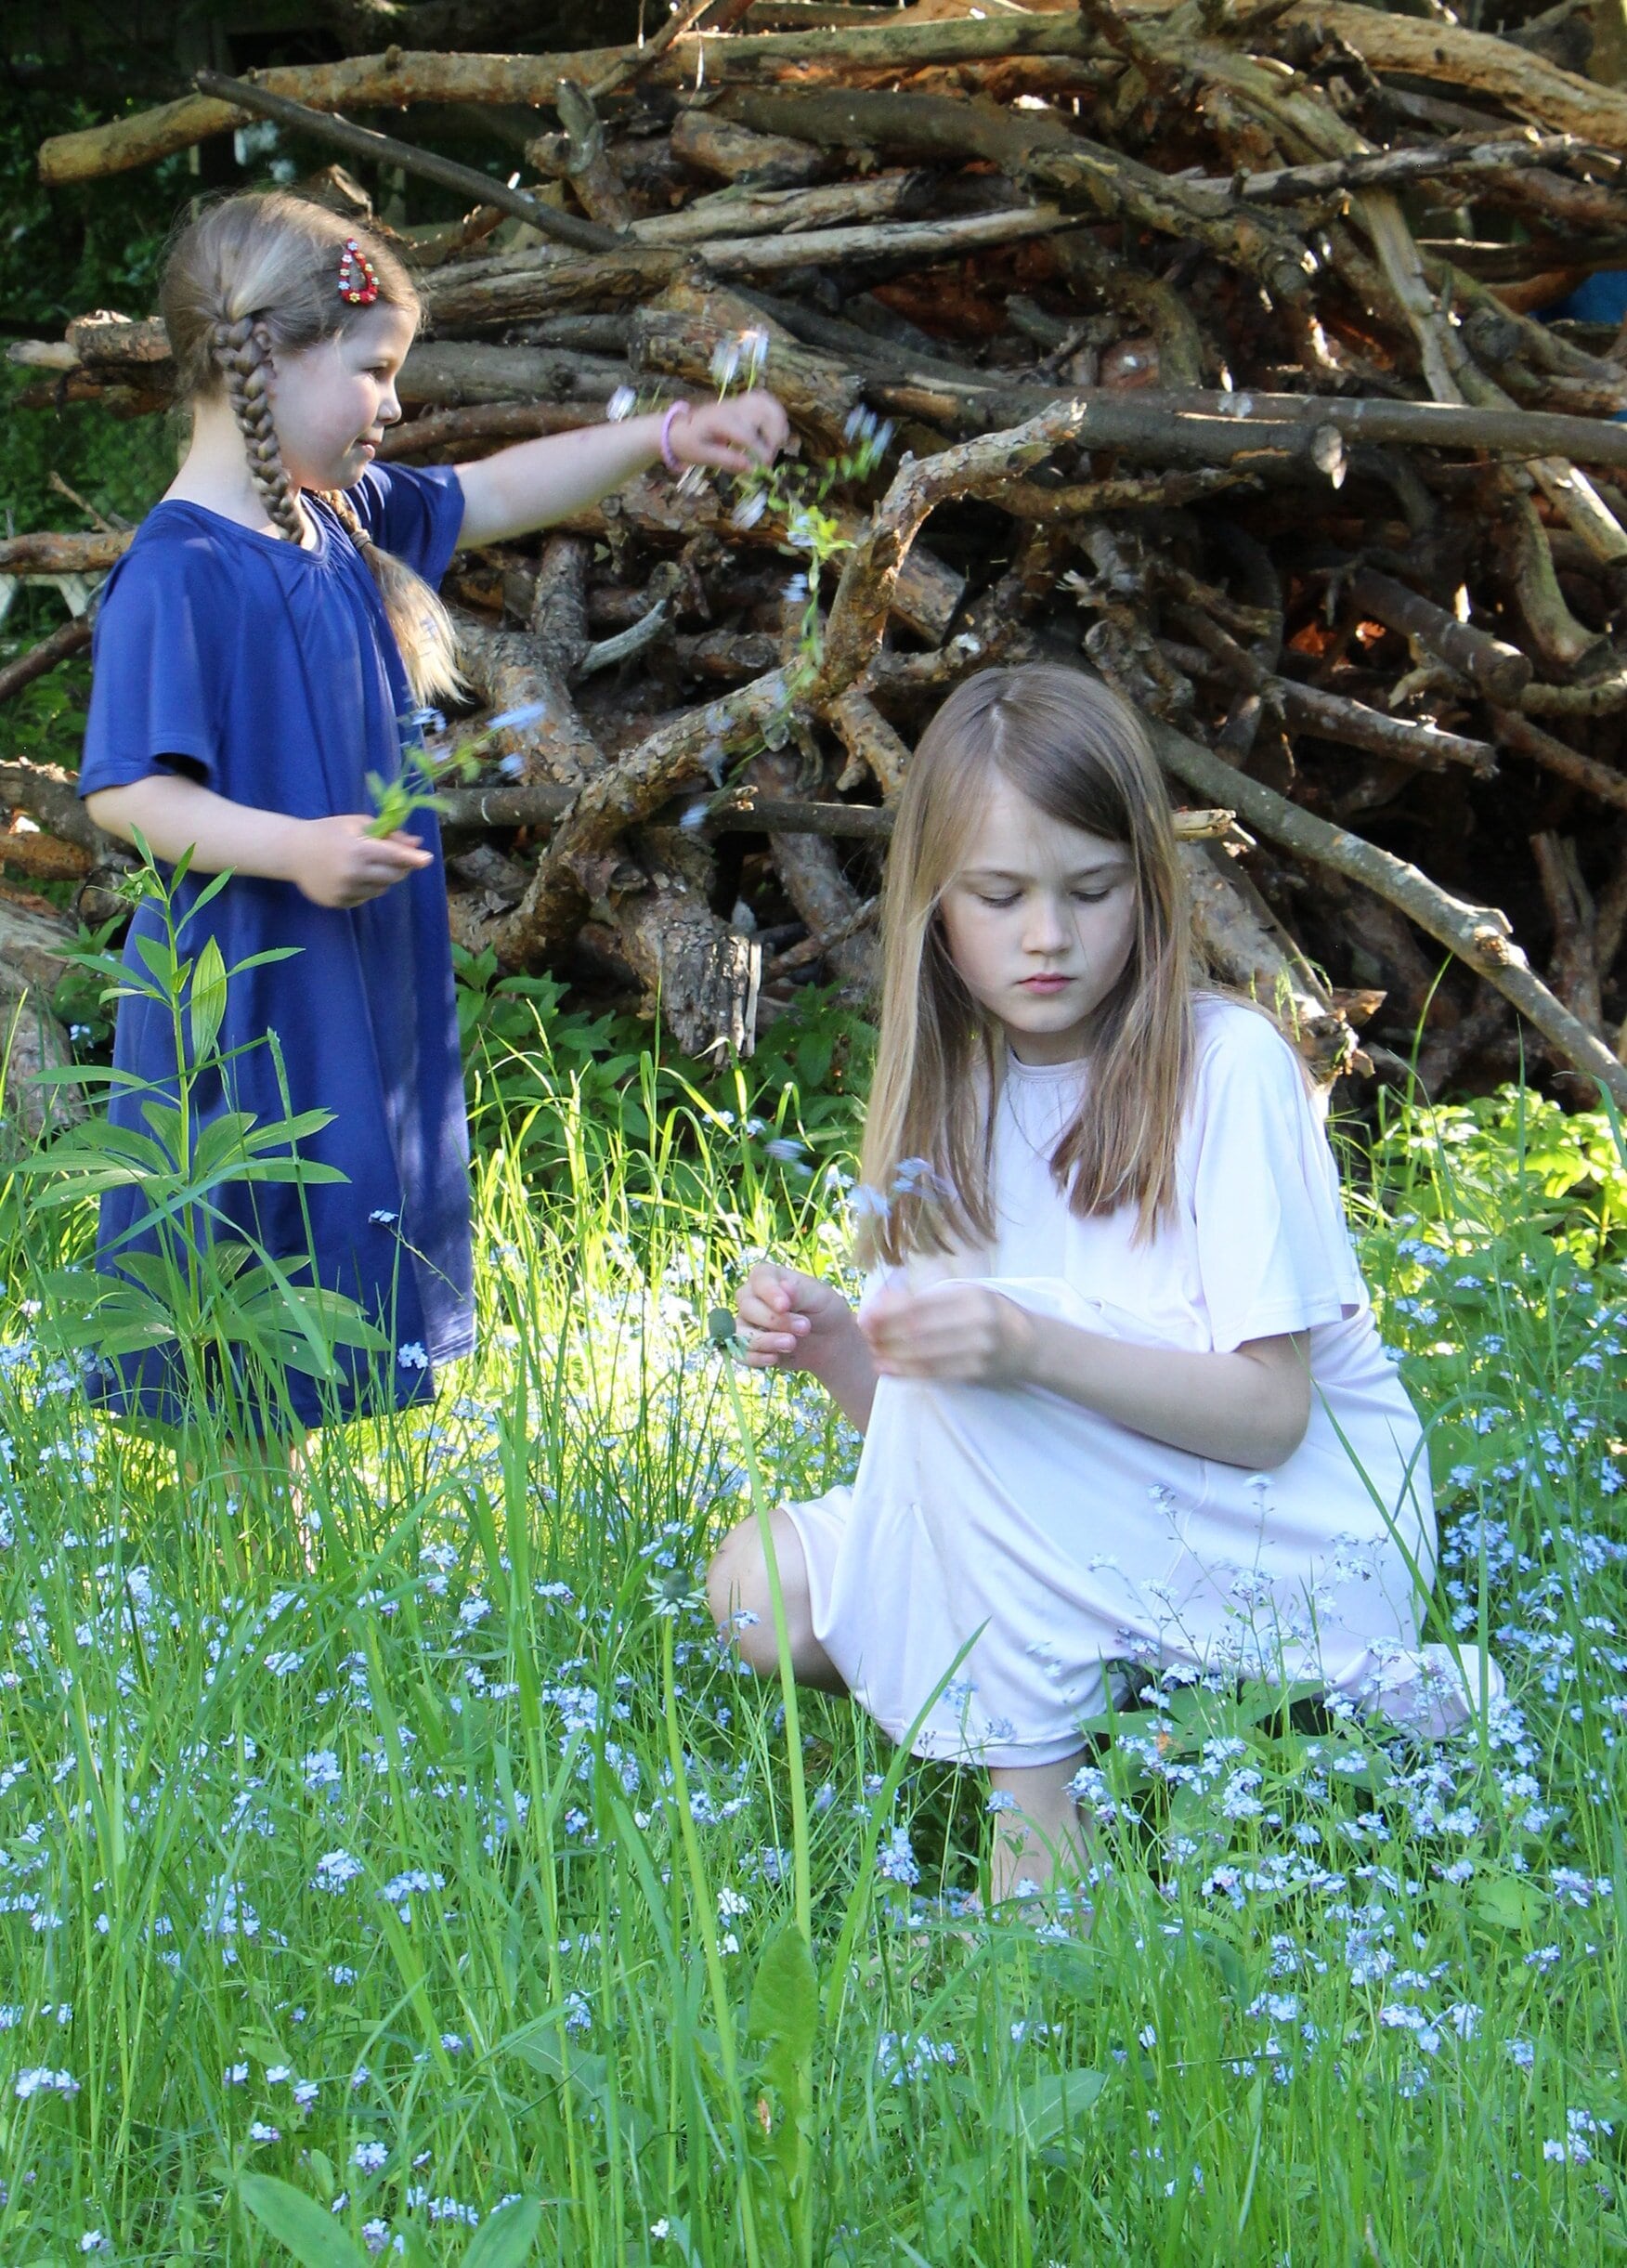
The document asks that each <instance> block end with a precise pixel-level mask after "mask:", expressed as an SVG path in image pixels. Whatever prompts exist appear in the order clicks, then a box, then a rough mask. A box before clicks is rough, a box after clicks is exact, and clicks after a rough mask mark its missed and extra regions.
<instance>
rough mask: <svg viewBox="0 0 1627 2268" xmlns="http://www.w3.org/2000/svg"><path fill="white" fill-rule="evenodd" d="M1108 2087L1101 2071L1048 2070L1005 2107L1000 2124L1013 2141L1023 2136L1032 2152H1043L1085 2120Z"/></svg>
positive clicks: (999, 2118) (999, 2119)
mask: <svg viewBox="0 0 1627 2268" xmlns="http://www.w3.org/2000/svg"><path fill="white" fill-rule="evenodd" d="M1106 2085H1107V2079H1106V2077H1105V2075H1104V2074H1103V2073H1102V2072H1100V2071H1087V2070H1085V2069H1082V2068H1081V2069H1075V2070H1072V2071H1048V2072H1047V2073H1046V2075H1045V2077H1044V2078H1043V2079H1035V2081H1034V2082H1033V2084H1032V2085H1030V2086H1027V2087H1024V2088H1023V2089H1022V2092H1021V2093H1020V2094H1018V2095H1017V2096H1016V2098H1015V2099H1014V2100H1013V2101H1012V2102H1010V2103H1009V2104H1007V2105H1004V2107H1003V2108H1002V2110H1001V2112H1000V2115H999V2117H998V2118H997V2119H996V2126H997V2127H998V2129H999V2131H1001V2132H1002V2133H1006V2134H1009V2135H1011V2136H1012V2138H1013V2139H1015V2138H1016V2137H1017V2136H1018V2135H1021V2136H1022V2140H1023V2141H1024V2142H1025V2143H1026V2144H1028V2147H1029V2148H1030V2149H1031V2150H1043V2149H1044V2148H1046V2146H1047V2145H1048V2144H1050V2143H1053V2142H1057V2141H1059V2140H1060V2139H1061V2136H1062V2135H1063V2134H1065V2133H1066V2131H1067V2130H1068V2129H1069V2127H1070V2126H1072V2125H1073V2124H1074V2121H1075V2119H1079V2118H1084V2116H1085V2114H1086V2112H1087V2110H1089V2108H1090V2106H1091V2105H1092V2104H1093V2103H1094V2102H1095V2101H1096V2098H1097V2096H1098V2095H1099V2094H1100V2092H1101V2091H1102V2089H1103V2088H1104V2087H1105V2086H1106Z"/></svg>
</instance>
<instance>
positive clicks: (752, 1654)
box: [706, 1515, 784, 1677]
mask: <svg viewBox="0 0 1627 2268" xmlns="http://www.w3.org/2000/svg"><path fill="white" fill-rule="evenodd" d="M775 1518H776V1527H777V1525H778V1516H777V1515H776V1516H775ZM774 1543H775V1545H776V1547H777V1548H778V1549H780V1550H781V1551H782V1552H783V1550H784V1545H783V1544H782V1543H781V1541H780V1537H779V1535H778V1534H777V1533H776V1535H775V1537H774ZM781 1573H782V1579H783V1575H784V1569H783V1566H782V1570H781ZM706 1593H707V1603H708V1605H709V1607H710V1609H711V1613H712V1620H713V1622H714V1623H716V1624H717V1626H718V1631H719V1633H720V1635H721V1636H724V1637H727V1638H729V1639H730V1640H732V1641H733V1644H734V1647H735V1651H736V1652H737V1653H738V1655H739V1657H740V1659H741V1661H742V1662H744V1663H745V1664H746V1666H747V1668H748V1670H753V1671H755V1672H756V1674H757V1675H758V1676H760V1677H765V1676H768V1675H770V1674H771V1673H772V1672H773V1671H774V1670H776V1669H777V1668H778V1666H779V1649H778V1648H777V1647H776V1645H775V1643H774V1606H773V1601H772V1599H771V1598H770V1596H769V1587H768V1562H767V1559H766V1558H765V1557H764V1555H763V1549H762V1538H761V1534H760V1533H759V1532H758V1529H757V1526H756V1523H755V1521H753V1520H744V1521H742V1522H741V1524H740V1526H739V1527H738V1528H732V1529H731V1530H730V1531H729V1533H728V1534H727V1535H726V1536H725V1537H724V1538H723V1540H722V1543H721V1544H720V1545H718V1548H717V1551H716V1554H715V1555H714V1557H713V1558H712V1561H711V1564H710V1566H709V1568H708V1569H707V1571H706Z"/></svg>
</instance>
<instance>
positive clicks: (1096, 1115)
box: [859, 663, 1193, 1264]
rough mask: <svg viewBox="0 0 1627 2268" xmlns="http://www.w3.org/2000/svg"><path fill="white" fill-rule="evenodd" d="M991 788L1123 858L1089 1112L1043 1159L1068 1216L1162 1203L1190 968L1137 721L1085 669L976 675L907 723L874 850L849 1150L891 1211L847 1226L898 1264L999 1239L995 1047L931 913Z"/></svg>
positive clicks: (1170, 1163)
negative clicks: (902, 763)
mask: <svg viewBox="0 0 1627 2268" xmlns="http://www.w3.org/2000/svg"><path fill="white" fill-rule="evenodd" d="M996 780H1002V781H1004V782H1005V783H1006V784H1007V785H1008V786H1009V787H1011V788H1013V789H1016V790H1017V792H1018V793H1019V794H1021V795H1022V796H1025V797H1026V798H1027V799H1028V801H1029V802H1031V803H1035V804H1036V805H1037V806H1038V808H1039V809H1040V810H1041V811H1043V812H1044V813H1046V814H1047V815H1048V816H1049V817H1050V818H1053V819H1058V820H1061V821H1062V822H1064V823H1065V824H1066V825H1067V826H1069V827H1076V828H1082V829H1084V830H1085V831H1086V832H1087V833H1089V834H1092V835H1100V836H1101V837H1102V838H1104V840H1106V841H1109V842H1114V843H1120V844H1122V845H1123V846H1124V847H1125V849H1126V851H1127V852H1128V853H1129V855H1130V861H1131V866H1132V869H1133V888H1134V890H1135V893H1136V932H1135V942H1134V945H1133V946H1132V949H1131V953H1130V958H1129V962H1128V965H1127V967H1126V970H1125V973H1124V976H1123V977H1122V979H1121V980H1120V982H1119V984H1117V986H1116V987H1115V988H1114V990H1113V993H1112V995H1111V996H1110V997H1109V998H1108V999H1107V1000H1106V1001H1105V1002H1104V1003H1103V1004H1102V1007H1101V1008H1100V1010H1099V1011H1098V1023H1097V1029H1096V1035H1095V1039H1094V1042H1093V1045H1092V1048H1091V1052H1090V1077H1089V1084H1088V1088H1087V1094H1086V1098H1085V1102H1084V1106H1083V1109H1082V1111H1081V1113H1080V1115H1079V1117H1078V1118H1077V1120H1076V1121H1075V1122H1074V1125H1073V1126H1072V1127H1069V1128H1068V1130H1067V1131H1066V1133H1065V1134H1064V1135H1063V1137H1062V1139H1061V1141H1060V1142H1059V1144H1058V1146H1057V1148H1056V1150H1055V1152H1054V1153H1053V1154H1052V1157H1051V1170H1052V1172H1053V1174H1054V1175H1055V1176H1056V1178H1057V1180H1058V1182H1059V1183H1060V1184H1061V1186H1062V1187H1063V1188H1065V1189H1066V1190H1067V1192H1068V1202H1069V1204H1070V1206H1071V1207H1072V1209H1073V1211H1074V1212H1075V1213H1076V1214H1079V1215H1081V1216H1088V1215H1091V1214H1097V1213H1106V1212H1111V1211H1113V1209H1114V1208H1115V1207H1116V1206H1120V1205H1124V1204H1127V1203H1133V1204H1134V1205H1135V1206H1137V1208H1138V1211H1139V1220H1138V1223H1137V1235H1138V1236H1139V1237H1146V1236H1149V1235H1151V1234H1152V1231H1153V1229H1154V1228H1155V1226H1156V1224H1157V1221H1158V1219H1159V1216H1160V1215H1161V1214H1162V1213H1163V1212H1164V1210H1165V1207H1166V1206H1168V1205H1169V1204H1170V1202H1171V1201H1172V1199H1173V1197H1174V1193H1175V1158H1176V1145H1177V1141H1178V1136H1179V1131H1180V1120H1181V1114H1182V1111H1183V1109H1184V1106H1185V1102H1186V1097H1187V1090H1188V1087H1189V1084H1190V1081H1191V1063H1192V1051H1193V1040H1192V1011H1191V994H1192V984H1193V964H1192V948H1191V927H1190V922H1189V919H1188V911H1187V898H1186V890H1185V884H1184V880H1183V877H1182V874H1181V868H1180V861H1179V856H1178V849H1177V845H1176V840H1175V831H1174V828H1173V827H1172V825H1171V822H1170V811H1169V801H1168V797H1167V795H1166V793H1165V786H1164V778H1163V775H1162V774H1161V772H1160V771H1159V768H1158V764H1157V762H1156V759H1155V758H1154V756H1153V754H1152V748H1151V747H1150V745H1149V743H1148V740H1147V736H1146V735H1145V733H1143V731H1142V730H1141V727H1140V724H1139V723H1138V721H1137V719H1136V717H1135V716H1134V715H1133V713H1132V712H1131V710H1128V709H1127V708H1126V706H1125V704H1124V702H1123V701H1121V700H1120V699H1118V698H1117V697H1116V696H1115V695H1114V694H1112V693H1110V692H1109V691H1108V690H1107V688H1106V687H1105V686H1104V685H1101V684H1098V683H1097V682H1096V680H1095V679H1093V678H1089V677H1087V676H1085V675H1084V674H1083V673H1082V672H1081V671H1077V670H1070V669H1064V668H1061V667H1058V666H1056V665H1053V664H1050V663H1034V664H1031V665H1028V666H1025V667H1022V668H1020V669H1008V670H984V671H982V672H980V674H979V675H977V676H976V677H971V678H968V679H967V680H966V682H965V683H964V684H961V685H958V686H957V688H956V690H955V691H954V692H953V693H952V694H951V695H950V696H949V698H948V699H947V700H946V701H945V702H944V706H943V708H942V709H940V710H939V711H938V713H937V715H936V716H935V717H934V718H933V719H932V722H931V724H930V725H929V726H928V727H927V729H926V731H925V733H923V734H922V736H921V740H920V745H919V747H918V749H917V750H916V754H915V759H914V762H913V763H911V765H910V768H909V774H908V776H907V778H906V779H905V785H904V790H903V793H902V794H901V796H900V798H899V802H898V816H897V820H896V823H895V825H894V828H893V831H892V848H891V850H890V851H889V854H888V860H887V880H886V883H885V886H884V889H883V893H882V901H881V932H882V968H881V1036H880V1044H879V1049H878V1053H877V1062H876V1073H875V1077H874V1080H873V1082H872V1085H871V1089H870V1105H869V1111H868V1114H867V1116H866V1126H865V1144H864V1161H863V1175H864V1181H865V1184H866V1188H867V1189H868V1190H869V1191H872V1192H879V1193H880V1194H881V1196H882V1197H884V1198H885V1199H886V1200H887V1204H886V1209H885V1210H884V1211H883V1210H882V1209H881V1207H880V1206H879V1205H877V1206H872V1209H871V1210H870V1211H869V1212H868V1213H867V1214H866V1215H865V1216H864V1217H863V1218H862V1219H861V1222H860V1232H859V1243H860V1248H861V1253H862V1255H863V1257H864V1258H866V1260H869V1261H874V1260H878V1259H881V1260H887V1261H890V1262H892V1263H894V1264H896V1263H898V1262H900V1261H902V1260H903V1259H905V1258H906V1257H907V1255H908V1254H909V1253H911V1252H922V1251H946V1250H950V1249H953V1248H954V1247H956V1246H957V1245H968V1244H987V1243H989V1242H991V1241H992V1239H993V1237H994V1234H995V1220H994V1208H993V1205H992V1202H991V1196H990V1189H989V1167H990V1163H991V1153H992V1147H993V1136H994V1112H993V1102H994V1100H995V1098H996V1096H997V1094H998V1092H999V1087H1000V1081H1001V1078H1002V1076H1003V1073H1004V1062H1005V1039H1004V1035H1003V1033H1002V1032H1001V1030H1000V1027H999V1026H998V1024H997V1023H995V1021H994V1020H993V1019H992V1018H991V1017H989V1016H988V1015H987V1014H986V1013H985V1012H984V1011H983V1010H982V1009H980V1008H979V1006H978V1005H977V1003H976V1002H975V1001H974V1000H973V998H972V997H971V995H970V992H969V991H968V990H967V988H966V986H965V984H963V983H962V981H961V979H960V976H959V974H958V972H957V970H956V967H955V964H954V962H953V961H952V959H951V958H950V956H949V947H948V942H947V939H946V936H945V934H944V923H943V918H942V915H941V913H940V911H939V906H940V901H941V900H942V897H943V894H944V890H945V889H946V887H947V886H948V884H949V882H950V881H951V880H953V878H954V876H955V875H956V873H957V871H959V869H960V868H961V867H964V866H965V864H966V859H967V853H968V850H969V847H970V841H971V838H972V835H973V833H974V830H975V828H976V827H977V823H978V817H979V814H980V813H981V812H982V810H983V807H984V804H985V802H986V800H987V797H988V793H989V790H990V789H991V787H992V786H993V785H994V784H995V782H996ZM911 1161H924V1162H925V1165H926V1166H927V1167H930V1168H931V1171H930V1173H929V1172H926V1171H924V1170H923V1169H922V1166H921V1164H920V1163H914V1164H912V1163H911ZM901 1169H902V1170H901Z"/></svg>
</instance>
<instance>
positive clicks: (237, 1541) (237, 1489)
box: [178, 1428, 321, 1585]
mask: <svg viewBox="0 0 1627 2268" xmlns="http://www.w3.org/2000/svg"><path fill="white" fill-rule="evenodd" d="M310 1438H311V1437H310V1434H309V1432H308V1431H306V1430H304V1429H303V1428H302V1430H301V1431H300V1432H298V1433H296V1434H287V1435H267V1437H266V1438H265V1439H264V1440H258V1441H241V1440H229V1441H228V1443H227V1445H226V1455H225V1459H224V1462H223V1463H222V1465H221V1466H219V1468H218V1470H219V1477H220V1479H222V1480H223V1481H224V1482H225V1484H226V1487H227V1490H228V1494H229V1495H230V1496H231V1497H233V1498H235V1500H236V1503H237V1505H238V1509H239V1511H240V1513H241V1511H242V1510H243V1509H244V1508H245V1505H246V1503H247V1501H248V1500H249V1499H250V1498H251V1497H252V1496H253V1495H254V1493H256V1492H269V1491H271V1490H274V1489H279V1488H280V1489H282V1490H284V1491H286V1492H287V1497H288V1508H289V1510H290V1512H291V1513H292V1514H293V1523H294V1530H295V1532H296V1534H297V1535H298V1537H299V1542H300V1549H301V1554H302V1556H303V1558H304V1559H305V1563H306V1569H307V1570H308V1571H311V1572H313V1573H314V1572H315V1571H316V1566H317V1559H318V1550H317V1532H318V1530H319V1528H320V1525H321V1516H320V1514H319V1513H317V1512H313V1511H312V1509H311V1508H310V1505H311V1500H310V1498H309V1495H308V1490H309V1484H310V1480H311V1463H310V1458H309V1455H308V1454H307V1444H308V1442H309V1440H310ZM178 1478H179V1480H180V1484H181V1493H182V1496H183V1497H184V1498H185V1499H187V1500H188V1501H190V1500H191V1499H192V1498H193V1497H194V1496H195V1495H196V1493H197V1492H198V1490H199V1488H200V1487H201V1486H202V1482H203V1479H204V1475H203V1471H202V1467H201V1466H199V1465H198V1463H197V1462H196V1460H195V1459H193V1458H191V1457H189V1458H188V1459H187V1460H186V1462H185V1463H184V1464H183V1465H182V1466H180V1468H179V1473H178ZM226 1560H227V1570H228V1574H229V1576H230V1578H231V1581H232V1582H233V1584H240V1585H241V1584H242V1583H244V1582H245V1581H246V1580H247V1578H248V1574H249V1568H250V1561H249V1558H248V1554H247V1552H246V1550H245V1548H244V1544H243V1539H242V1537H241V1536H240V1535H239V1534H238V1533H236V1532H231V1533H230V1534H228V1540H227V1545H226Z"/></svg>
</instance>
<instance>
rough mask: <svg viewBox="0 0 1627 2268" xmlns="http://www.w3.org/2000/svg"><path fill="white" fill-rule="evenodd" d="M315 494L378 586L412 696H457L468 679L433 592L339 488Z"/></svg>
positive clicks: (429, 700) (426, 699)
mask: <svg viewBox="0 0 1627 2268" xmlns="http://www.w3.org/2000/svg"><path fill="white" fill-rule="evenodd" d="M319 493H320V495H321V499H322V502H324V503H325V504H331V505H332V508H333V512H334V514H335V515H336V517H337V519H338V521H339V525H340V526H341V527H342V528H344V530H345V534H346V535H347V536H348V537H349V538H350V541H352V542H353V543H354V544H355V546H356V548H357V550H358V552H359V553H360V554H361V556H362V558H363V559H364V560H365V561H366V563H367V567H368V571H369V573H370V574H371V577H372V579H373V580H374V582H376V583H377V585H378V587H379V593H380V595H381V597H382V598H383V599H384V612H385V614H386V616H387V617H388V618H389V623H390V628H391V630H392V631H393V632H395V636H396V643H397V645H398V646H399V648H400V651H401V660H402V664H403V666H404V667H405V669H406V671H407V682H408V684H410V686H411V688H412V697H413V698H414V700H416V701H419V702H420V703H425V704H429V705H433V704H434V703H435V702H436V701H438V700H445V699H446V698H447V697H448V696H449V695H450V696H451V697H454V698H461V697H462V696H463V695H464V694H466V693H467V692H468V690H469V687H468V682H467V680H466V679H465V678H464V676H463V673H462V671H461V670H460V669H459V667H458V636H457V632H456V631H455V630H454V629H453V627H452V619H451V617H450V616H449V614H448V612H447V610H446V607H445V606H443V605H442V603H441V600H440V597H439V595H438V594H437V593H436V592H434V591H432V590H431V588H430V586H429V585H428V583H426V582H425V581H424V580H423V576H421V575H420V574H418V573H417V571H416V570H415V569H414V568H412V567H409V566H408V565H407V562H406V561H405V560H404V559H397V556H396V554H395V553H394V552H387V551H385V550H384V546H383V545H382V544H379V543H375V542H374V541H373V540H372V537H371V535H370V534H369V533H368V531H367V529H366V528H364V527H363V526H362V524H361V516H360V515H359V514H358V511H357V509H356V506H355V505H354V504H353V503H352V502H351V501H350V499H349V497H348V496H346V495H345V491H344V489H321V490H320V491H319Z"/></svg>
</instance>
